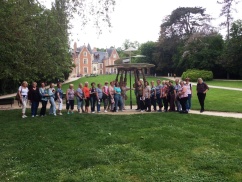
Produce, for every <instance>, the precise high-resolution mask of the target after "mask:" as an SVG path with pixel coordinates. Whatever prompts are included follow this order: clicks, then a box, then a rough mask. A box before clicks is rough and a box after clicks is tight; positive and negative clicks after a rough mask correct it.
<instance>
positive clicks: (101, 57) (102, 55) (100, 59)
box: [92, 51, 108, 63]
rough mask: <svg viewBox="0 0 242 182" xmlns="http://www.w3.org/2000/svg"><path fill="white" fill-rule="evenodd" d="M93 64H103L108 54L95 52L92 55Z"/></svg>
mask: <svg viewBox="0 0 242 182" xmlns="http://www.w3.org/2000/svg"><path fill="white" fill-rule="evenodd" d="M93 58H94V59H93V61H92V62H93V63H103V61H104V60H105V59H108V54H107V53H106V52H101V51H97V52H95V53H93Z"/></svg>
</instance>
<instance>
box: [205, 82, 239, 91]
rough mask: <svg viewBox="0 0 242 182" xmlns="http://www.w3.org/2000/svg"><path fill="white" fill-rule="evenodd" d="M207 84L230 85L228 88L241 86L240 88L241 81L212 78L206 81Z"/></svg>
mask: <svg viewBox="0 0 242 182" xmlns="http://www.w3.org/2000/svg"><path fill="white" fill-rule="evenodd" d="M206 83H207V84H208V85H211V86H220V87H230V88H241V89H242V81H227V80H224V81H218V80H213V81H206Z"/></svg>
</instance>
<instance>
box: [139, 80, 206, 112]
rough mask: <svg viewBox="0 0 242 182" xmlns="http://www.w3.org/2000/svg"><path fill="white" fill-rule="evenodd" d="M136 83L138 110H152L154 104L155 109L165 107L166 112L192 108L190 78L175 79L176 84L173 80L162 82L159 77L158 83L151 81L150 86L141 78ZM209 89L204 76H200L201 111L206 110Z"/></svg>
mask: <svg viewBox="0 0 242 182" xmlns="http://www.w3.org/2000/svg"><path fill="white" fill-rule="evenodd" d="M136 85H137V86H136V87H135V88H136V89H135V95H136V103H137V106H138V107H137V109H136V110H140V111H141V112H144V111H146V112H151V106H153V110H154V111H158V112H162V109H163V111H164V112H167V111H170V112H175V111H178V112H180V113H188V112H189V110H190V109H191V98H192V84H191V83H190V79H189V78H186V79H185V81H179V79H175V84H173V81H171V80H169V81H162V82H161V80H159V79H158V80H157V81H156V85H155V83H154V81H151V82H150V86H149V82H147V81H145V82H144V83H143V80H142V79H140V80H139V81H137V83H136ZM207 91H208V86H207V84H206V83H204V82H203V80H202V78H199V79H198V83H197V96H198V99H199V103H200V105H201V109H200V112H203V111H204V100H205V97H206V92H207ZM157 106H158V108H157ZM168 108H169V109H168Z"/></svg>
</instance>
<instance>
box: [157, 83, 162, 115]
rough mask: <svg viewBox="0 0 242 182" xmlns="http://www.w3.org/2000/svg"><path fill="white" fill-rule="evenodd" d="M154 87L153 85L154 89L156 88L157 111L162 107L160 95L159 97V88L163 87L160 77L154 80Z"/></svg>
mask: <svg viewBox="0 0 242 182" xmlns="http://www.w3.org/2000/svg"><path fill="white" fill-rule="evenodd" d="M156 83H157V85H156V87H155V90H156V101H157V104H158V107H159V109H158V112H161V109H162V107H163V105H162V97H161V90H162V88H163V86H162V85H161V81H160V79H158V80H156Z"/></svg>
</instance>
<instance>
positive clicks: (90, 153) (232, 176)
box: [0, 111, 242, 182]
mask: <svg viewBox="0 0 242 182" xmlns="http://www.w3.org/2000/svg"><path fill="white" fill-rule="evenodd" d="M0 115H1V121H0V128H1V129H0V143H1V147H0V156H1V157H0V181H31V182H34V181H241V180H242V170H241V166H242V163H241V161H242V157H241V156H242V150H241V149H242V141H241V137H242V122H241V121H240V120H239V119H232V118H221V117H209V116H200V115H179V114H178V113H159V114H144V115H139V116H138V115H131V116H129V115H127V116H122V117H120V116H109V115H90V114H79V115H78V114H74V115H64V116H63V117H51V116H47V117H45V118H27V119H24V120H23V119H20V117H19V113H18V112H15V111H0ZM9 116H11V117H9Z"/></svg>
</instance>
